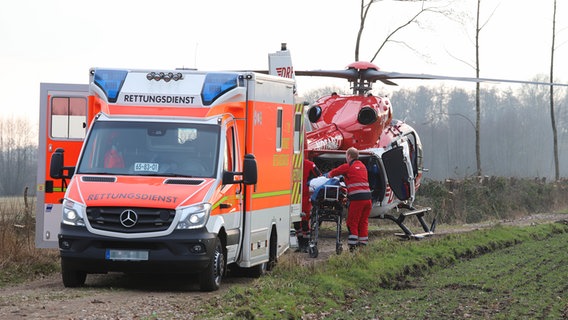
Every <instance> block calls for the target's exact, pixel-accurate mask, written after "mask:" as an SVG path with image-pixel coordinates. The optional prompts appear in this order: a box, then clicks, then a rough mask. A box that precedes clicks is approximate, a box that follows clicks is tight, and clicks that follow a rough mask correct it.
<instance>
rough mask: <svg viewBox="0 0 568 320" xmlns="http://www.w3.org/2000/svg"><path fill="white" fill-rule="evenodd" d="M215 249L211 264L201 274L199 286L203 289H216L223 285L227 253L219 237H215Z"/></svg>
mask: <svg viewBox="0 0 568 320" xmlns="http://www.w3.org/2000/svg"><path fill="white" fill-rule="evenodd" d="M214 247H215V250H214V252H213V254H212V255H211V260H210V261H209V265H208V266H207V268H205V270H203V271H202V272H201V273H200V275H199V279H200V280H199V287H200V289H201V291H215V290H219V288H220V287H221V282H222V280H223V275H224V274H225V267H226V265H225V254H224V251H223V246H222V244H221V240H219V238H216V239H215V246H214Z"/></svg>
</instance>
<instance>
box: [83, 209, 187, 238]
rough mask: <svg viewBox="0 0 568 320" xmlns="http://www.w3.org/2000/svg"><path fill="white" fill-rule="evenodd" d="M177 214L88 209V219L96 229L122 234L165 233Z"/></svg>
mask: <svg viewBox="0 0 568 320" xmlns="http://www.w3.org/2000/svg"><path fill="white" fill-rule="evenodd" d="M175 214H176V212H175V210H168V209H155V208H128V207H88V208H87V219H89V223H90V224H91V226H92V227H93V228H94V229H97V230H104V231H111V232H122V233H141V232H158V231H164V230H166V229H168V228H169V227H170V225H171V224H172V221H173V220H174V217H175Z"/></svg>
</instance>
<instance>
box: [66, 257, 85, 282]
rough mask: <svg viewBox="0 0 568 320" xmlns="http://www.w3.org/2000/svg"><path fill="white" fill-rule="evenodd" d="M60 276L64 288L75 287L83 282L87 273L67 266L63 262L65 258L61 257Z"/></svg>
mask: <svg viewBox="0 0 568 320" xmlns="http://www.w3.org/2000/svg"><path fill="white" fill-rule="evenodd" d="M61 278H62V279H63V285H64V286H65V287H66V288H77V287H81V286H83V285H84V284H85V280H86V279H87V273H86V272H84V271H80V270H76V269H74V268H70V267H68V266H67V265H66V263H65V259H62V260H61Z"/></svg>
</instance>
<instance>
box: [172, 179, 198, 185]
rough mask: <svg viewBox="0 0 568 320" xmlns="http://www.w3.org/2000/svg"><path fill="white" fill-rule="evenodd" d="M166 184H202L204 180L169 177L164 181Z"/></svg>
mask: <svg viewBox="0 0 568 320" xmlns="http://www.w3.org/2000/svg"><path fill="white" fill-rule="evenodd" d="M164 183H165V184H189V185H200V184H202V183H203V180H197V179H168V180H166V181H165V182H164Z"/></svg>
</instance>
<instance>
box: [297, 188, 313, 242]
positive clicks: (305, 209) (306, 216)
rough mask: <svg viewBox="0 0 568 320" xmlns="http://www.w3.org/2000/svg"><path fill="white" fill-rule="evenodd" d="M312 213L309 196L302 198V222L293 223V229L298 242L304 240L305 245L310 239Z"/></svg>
mask: <svg viewBox="0 0 568 320" xmlns="http://www.w3.org/2000/svg"><path fill="white" fill-rule="evenodd" d="M311 212H312V203H311V202H310V196H309V194H308V196H302V221H299V222H294V229H295V230H296V236H297V237H298V240H300V239H305V241H306V243H307V241H309V239H310V215H311Z"/></svg>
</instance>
